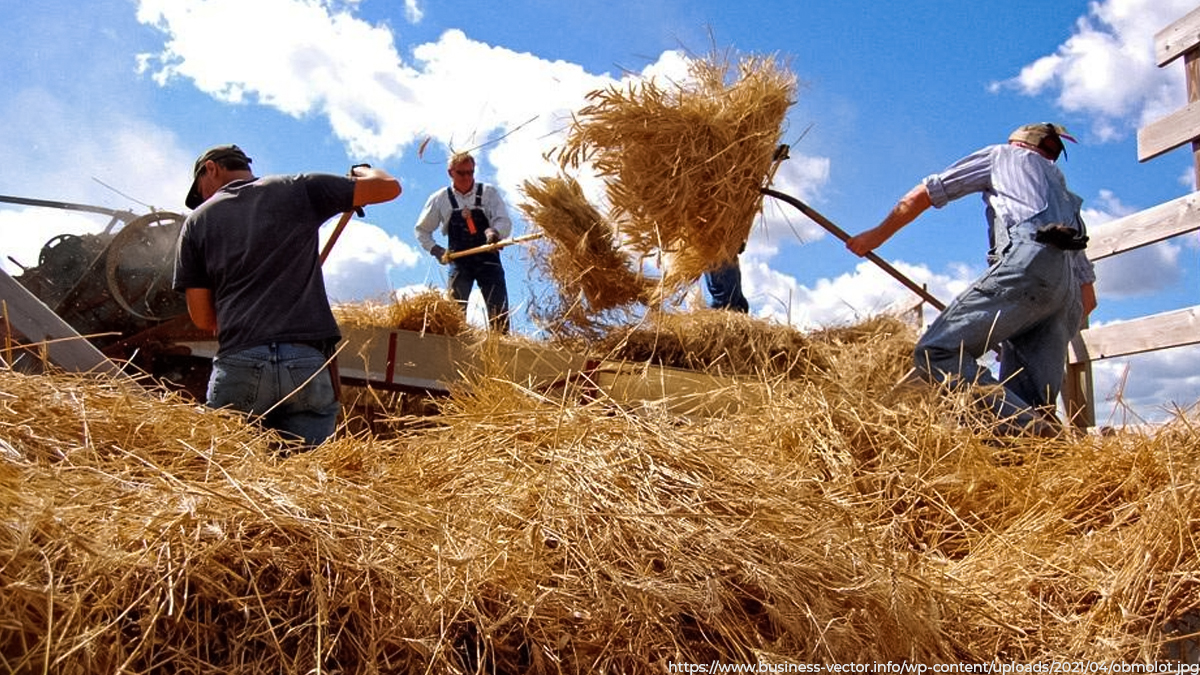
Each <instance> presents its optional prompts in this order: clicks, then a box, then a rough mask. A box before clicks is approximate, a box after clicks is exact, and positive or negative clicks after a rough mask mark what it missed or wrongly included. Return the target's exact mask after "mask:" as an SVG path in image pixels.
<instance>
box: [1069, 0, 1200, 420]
mask: <svg viewBox="0 0 1200 675" xmlns="http://www.w3.org/2000/svg"><path fill="white" fill-rule="evenodd" d="M1154 53H1155V57H1156V60H1157V62H1158V66H1159V67H1160V68H1161V67H1163V66H1166V65H1167V64H1168V63H1170V62H1172V61H1174V60H1175V59H1177V58H1179V57H1181V56H1182V57H1183V59H1184V68H1185V71H1186V78H1185V79H1186V80H1187V90H1188V101H1189V103H1188V105H1187V106H1186V107H1185V108H1183V109H1182V110H1180V111H1177V112H1174V113H1171V114H1170V115H1167V116H1166V117H1164V118H1162V119H1160V120H1157V121H1155V122H1151V123H1150V124H1147V125H1146V126H1145V127H1143V128H1142V129H1141V130H1139V132H1138V160H1139V161H1142V162H1144V161H1147V160H1150V159H1153V158H1154V157H1158V156H1160V155H1162V154H1164V153H1166V152H1170V151H1171V150H1174V149H1176V148H1178V147H1181V146H1183V145H1186V144H1188V143H1190V144H1191V145H1192V153H1193V159H1194V161H1195V166H1196V177H1197V180H1196V184H1197V185H1200V8H1197V9H1195V10H1193V11H1192V12H1190V13H1188V14H1187V16H1184V17H1183V18H1182V19H1179V20H1178V21H1176V22H1175V23H1172V24H1171V25H1170V26H1167V27H1166V28H1164V29H1163V30H1161V31H1159V33H1158V34H1157V35H1156V36H1155V38H1154ZM1196 230H1200V192H1193V193H1192V194H1189V195H1185V196H1183V197H1180V198H1178V199H1175V200H1172V201H1169V202H1167V203H1165V204H1160V205H1158V206H1155V207H1152V208H1149V209H1146V210H1144V211H1140V212H1138V213H1135V214H1133V215H1130V216H1126V217H1124V218H1120V219H1118V220H1114V221H1111V222H1108V223H1104V224H1102V225H1098V226H1095V227H1090V228H1089V234H1090V236H1091V242H1090V243H1089V245H1088V257H1089V258H1091V259H1092V260H1093V261H1095V260H1101V259H1103V258H1108V257H1110V256H1114V255H1117V254H1120V253H1124V252H1127V251H1132V250H1134V249H1138V248H1141V247H1143V246H1148V245H1150V244H1154V243H1157V242H1160V241H1164V240H1166V239H1169V238H1171V237H1177V236H1180V235H1183V234H1187V233H1189V232H1194V231H1196ZM1198 343H1200V305H1195V306H1192V307H1188V308H1185V309H1180V310H1174V311H1169V312H1162V313H1159V314H1152V315H1149V316H1143V317H1139V318H1136V319H1131V320H1128V321H1121V322H1118V323H1113V324H1109V325H1107V326H1102V327H1099V328H1088V329H1085V330H1083V331H1082V332H1081V333H1080V335H1079V336H1078V337H1077V338H1076V339H1075V340H1074V341H1073V342H1072V343H1071V349H1070V353H1069V355H1068V358H1067V380H1066V382H1065V386H1064V387H1063V398H1064V400H1065V403H1066V408H1067V413H1068V414H1069V415H1070V416H1071V419H1072V420H1073V422H1074V424H1075V425H1076V426H1079V427H1089V426H1095V423H1096V411H1095V402H1094V400H1093V393H1092V363H1093V362H1095V361H1098V360H1100V359H1107V358H1114V357H1120V356H1129V355H1132V354H1140V353H1144V352H1150V351H1156V350H1160V349H1169V348H1172V347H1182V346H1186V345H1193V344H1198Z"/></svg>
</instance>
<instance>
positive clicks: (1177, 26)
mask: <svg viewBox="0 0 1200 675" xmlns="http://www.w3.org/2000/svg"><path fill="white" fill-rule="evenodd" d="M1197 45H1200V7H1197V8H1196V9H1193V10H1192V11H1191V12H1188V13H1187V15H1185V16H1184V17H1183V18H1181V19H1179V20H1178V21H1176V22H1175V23H1173V24H1171V25H1170V26H1167V27H1166V28H1164V29H1162V30H1160V31H1158V33H1156V34H1155V35H1154V58H1155V61H1156V62H1157V63H1158V65H1159V67H1160V68H1161V67H1162V66H1165V65H1167V64H1168V63H1170V62H1171V61H1174V60H1175V59H1177V58H1179V57H1180V56H1182V55H1183V54H1184V53H1186V52H1187V51H1188V50H1190V49H1192V48H1193V47H1196V46H1197Z"/></svg>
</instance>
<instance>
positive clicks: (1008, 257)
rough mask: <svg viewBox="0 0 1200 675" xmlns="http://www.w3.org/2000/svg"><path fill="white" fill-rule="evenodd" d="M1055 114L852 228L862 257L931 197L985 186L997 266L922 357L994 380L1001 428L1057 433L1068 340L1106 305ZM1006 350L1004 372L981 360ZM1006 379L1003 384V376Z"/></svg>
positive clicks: (939, 199)
mask: <svg viewBox="0 0 1200 675" xmlns="http://www.w3.org/2000/svg"><path fill="white" fill-rule="evenodd" d="M1064 138H1065V139H1067V140H1070V141H1074V140H1075V139H1073V138H1071V137H1070V136H1069V135H1067V133H1066V130H1065V129H1064V128H1063V127H1061V126H1058V125H1056V124H1049V123H1040V124H1027V125H1025V126H1022V127H1020V128H1018V129H1017V130H1015V131H1013V132H1012V134H1011V135H1010V136H1009V139H1008V143H1007V144H1005V145H990V146H987V147H985V148H982V149H980V150H977V151H976V152H974V153H972V154H970V155H968V156H967V157H964V158H963V159H960V160H959V161H957V162H955V163H954V164H953V165H951V166H950V167H949V168H947V169H946V170H945V171H942V172H941V173H937V174H933V175H932V176H929V177H927V178H925V180H923V181H922V182H921V183H920V184H919V185H917V186H916V187H915V188H913V189H912V190H910V191H909V192H908V194H906V195H905V196H904V197H903V198H902V199H901V200H900V201H899V202H898V203H897V204H896V206H895V207H894V208H893V209H892V211H891V212H890V213H889V214H888V216H887V217H886V218H884V220H883V222H881V223H880V224H879V225H878V226H876V227H874V228H872V229H870V230H867V231H866V232H863V233H862V234H859V235H857V236H855V237H851V238H850V239H849V240H848V241H847V242H846V247H847V248H849V249H850V250H851V251H853V252H854V253H856V254H858V255H860V256H862V255H866V254H867V253H868V252H870V251H872V250H874V249H875V248H876V247H878V246H879V245H880V244H882V243H883V242H884V241H887V239H888V238H889V237H891V236H892V235H893V234H895V233H896V232H897V231H899V230H900V229H901V228H902V227H904V226H905V225H907V224H908V223H910V222H912V221H913V220H914V219H915V218H916V217H917V216H919V215H920V214H921V213H923V212H924V211H925V209H927V208H929V207H930V206H934V207H938V208H941V207H942V206H945V205H946V204H947V203H948V202H950V201H952V200H955V199H958V198H959V197H962V196H964V195H967V194H971V193H980V194H981V195H982V196H983V201H984V203H985V204H986V206H987V220H988V235H989V237H988V238H989V243H990V245H991V249H990V250H989V251H988V262H989V263H990V264H991V266H990V267H989V268H988V270H987V271H986V272H985V273H984V274H983V276H981V277H980V278H978V279H976V280H975V281H974V282H973V283H972V284H971V286H970V287H969V288H968V289H967V290H966V291H964V292H963V293H962V294H960V295H959V296H958V297H957V298H955V300H954V302H952V303H951V304H950V306H949V307H947V308H946V310H945V311H943V312H942V314H941V315H940V316H939V317H938V318H937V320H936V321H934V322H933V324H932V325H930V326H929V329H928V330H926V331H925V334H924V336H923V337H922V338H921V339H920V340H919V341H918V343H917V347H916V350H915V353H914V361H915V366H916V368H917V370H918V371H920V372H921V373H922V374H923V375H924V376H925V377H926V378H927V379H930V380H932V381H936V382H946V383H951V384H953V383H961V382H966V383H975V384H980V385H992V386H991V387H990V389H991V390H992V392H994V393H989V394H987V395H985V396H984V397H983V398H982V401H983V402H985V403H986V404H987V405H988V406H989V407H990V408H991V409H992V411H993V412H994V413H995V414H996V416H997V418H998V420H999V427H998V430H999V431H1000V432H1001V433H1006V434H1013V433H1030V434H1034V435H1037V436H1053V435H1056V434H1057V433H1058V431H1059V424H1058V420H1057V418H1055V417H1054V413H1053V411H1054V408H1055V404H1056V401H1057V399H1058V394H1059V390H1060V388H1061V387H1062V380H1063V373H1064V370H1065V367H1066V355H1067V346H1068V343H1069V342H1070V340H1071V338H1072V337H1074V336H1075V334H1076V333H1077V332H1078V331H1079V329H1080V327H1081V325H1082V320H1083V319H1084V318H1085V317H1086V316H1087V315H1088V314H1089V313H1091V311H1092V310H1093V309H1094V308H1095V307H1096V294H1095V290H1094V288H1093V282H1095V280H1096V275H1095V272H1094V271H1093V269H1092V263H1091V261H1090V260H1088V258H1087V256H1086V255H1085V254H1084V251H1083V248H1084V246H1085V245H1086V243H1087V236H1086V230H1085V227H1084V223H1083V219H1082V218H1081V217H1080V215H1079V209H1080V207H1081V205H1082V203H1083V200H1082V199H1080V198H1079V197H1078V196H1076V195H1075V194H1074V193H1072V192H1071V191H1070V190H1068V189H1067V183H1066V179H1065V178H1064V177H1063V174H1062V171H1061V170H1060V169H1059V168H1058V166H1057V165H1056V164H1055V162H1056V160H1057V159H1058V157H1059V155H1060V154H1062V152H1063V151H1064V146H1063V140H1062V139H1064ZM997 348H999V349H1000V352H1001V356H1000V379H999V380H997V379H996V378H995V377H994V376H993V375H992V373H991V372H990V371H989V370H988V369H986V368H983V367H981V366H980V365H979V364H978V362H977V359H979V358H980V357H981V356H983V355H984V354H986V353H987V352H988V351H990V350H994V349H997ZM1001 384H1002V386H1000V385H1001Z"/></svg>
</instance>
